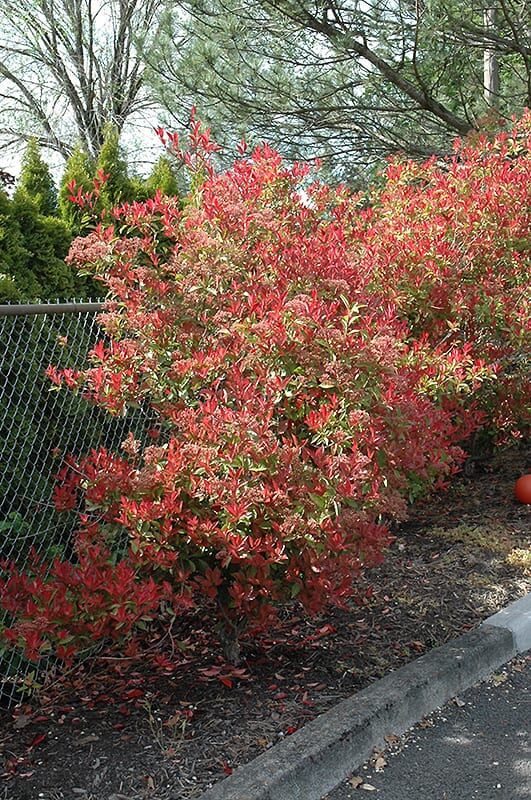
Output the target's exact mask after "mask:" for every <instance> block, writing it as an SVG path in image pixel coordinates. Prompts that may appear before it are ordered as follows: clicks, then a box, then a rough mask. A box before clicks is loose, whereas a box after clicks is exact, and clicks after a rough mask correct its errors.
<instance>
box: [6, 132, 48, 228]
mask: <svg viewBox="0 0 531 800" xmlns="http://www.w3.org/2000/svg"><path fill="white" fill-rule="evenodd" d="M17 195H18V196H19V197H20V196H22V195H27V197H29V199H30V200H31V201H32V202H33V203H34V204H35V206H36V207H37V209H38V211H39V213H40V214H44V215H46V216H54V215H55V214H57V189H56V187H55V183H54V181H53V178H52V176H51V173H50V168H49V167H48V164H47V163H46V162H45V161H43V159H42V157H41V152H40V148H39V145H38V143H37V140H36V139H30V140H29V142H28V146H27V147H26V152H25V153H24V157H23V159H22V170H21V173H20V178H19V180H18V184H17V189H16V191H15V196H17Z"/></svg>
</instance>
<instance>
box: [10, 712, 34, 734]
mask: <svg viewBox="0 0 531 800" xmlns="http://www.w3.org/2000/svg"><path fill="white" fill-rule="evenodd" d="M30 720H31V717H30V715H29V714H21V715H20V716H19V717H17V718H16V720H15V721H14V723H13V727H14V729H15V730H16V731H19V730H20V729H21V728H25V727H26V725H27V724H28V723H29V722H30Z"/></svg>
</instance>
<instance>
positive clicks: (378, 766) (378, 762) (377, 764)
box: [374, 756, 387, 772]
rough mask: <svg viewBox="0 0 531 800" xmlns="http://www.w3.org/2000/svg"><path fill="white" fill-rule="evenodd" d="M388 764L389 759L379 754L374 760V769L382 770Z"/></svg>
mask: <svg viewBox="0 0 531 800" xmlns="http://www.w3.org/2000/svg"><path fill="white" fill-rule="evenodd" d="M386 766H387V761H386V760H385V758H384V757H383V756H378V758H377V759H376V760H375V762H374V769H375V770H376V772H382V771H383V768H384V767H386Z"/></svg>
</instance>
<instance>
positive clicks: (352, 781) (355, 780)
mask: <svg viewBox="0 0 531 800" xmlns="http://www.w3.org/2000/svg"><path fill="white" fill-rule="evenodd" d="M348 782H349V783H350V785H351V786H352V788H353V789H359V787H360V786H361V784H362V783H363V778H360V776H359V775H354V776H353V777H352V778H349V779H348Z"/></svg>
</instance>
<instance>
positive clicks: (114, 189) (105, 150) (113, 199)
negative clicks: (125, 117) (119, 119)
mask: <svg viewBox="0 0 531 800" xmlns="http://www.w3.org/2000/svg"><path fill="white" fill-rule="evenodd" d="M98 170H101V171H102V172H103V173H104V174H105V175H106V176H107V180H106V182H105V185H104V186H103V188H102V190H101V195H100V200H101V207H102V208H103V209H106V210H110V209H111V208H114V207H115V206H118V205H120V204H121V203H125V202H127V201H128V200H132V199H133V186H132V183H131V180H130V178H129V173H128V168H127V162H126V160H125V158H124V156H123V153H122V149H121V147H120V133H119V131H118V129H117V128H116V127H115V126H114V125H107V126H106V128H105V138H104V141H103V144H102V146H101V150H100V152H99V155H98V159H97V161H96V172H97V171H98Z"/></svg>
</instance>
